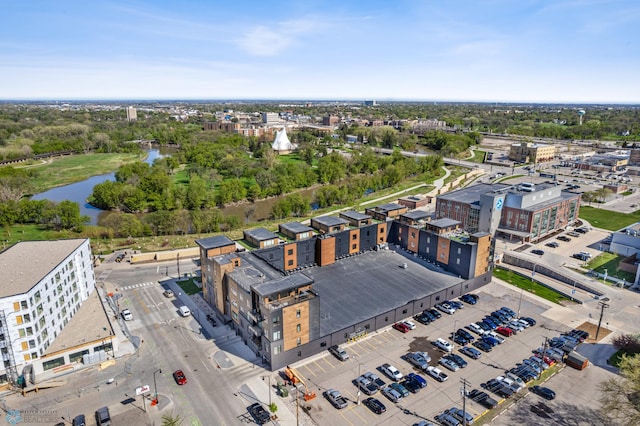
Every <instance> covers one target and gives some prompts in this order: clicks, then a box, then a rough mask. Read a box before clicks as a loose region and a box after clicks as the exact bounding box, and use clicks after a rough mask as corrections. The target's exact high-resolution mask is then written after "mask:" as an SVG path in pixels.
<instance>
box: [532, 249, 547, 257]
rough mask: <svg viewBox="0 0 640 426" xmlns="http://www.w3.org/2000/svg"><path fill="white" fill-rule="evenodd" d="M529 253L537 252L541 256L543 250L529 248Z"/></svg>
mask: <svg viewBox="0 0 640 426" xmlns="http://www.w3.org/2000/svg"><path fill="white" fill-rule="evenodd" d="M531 253H533V254H537V255H538V256H542V255H543V254H544V251H543V250H540V249H533V250H531Z"/></svg>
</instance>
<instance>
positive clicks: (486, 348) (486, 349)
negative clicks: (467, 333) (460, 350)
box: [473, 340, 493, 352]
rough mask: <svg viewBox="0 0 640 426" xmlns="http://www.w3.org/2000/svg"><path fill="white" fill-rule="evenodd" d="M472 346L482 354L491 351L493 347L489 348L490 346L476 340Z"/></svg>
mask: <svg viewBox="0 0 640 426" xmlns="http://www.w3.org/2000/svg"><path fill="white" fill-rule="evenodd" d="M473 346H475V347H476V348H478V349H480V350H481V351H483V352H491V351H492V350H493V347H491V345H490V344H488V343H487V342H484V341H482V340H476V341H475V342H473Z"/></svg>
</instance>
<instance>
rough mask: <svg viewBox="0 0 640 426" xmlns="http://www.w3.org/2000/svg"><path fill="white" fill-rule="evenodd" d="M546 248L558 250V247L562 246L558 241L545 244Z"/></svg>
mask: <svg viewBox="0 0 640 426" xmlns="http://www.w3.org/2000/svg"><path fill="white" fill-rule="evenodd" d="M545 246H547V247H551V248H557V247H560V244H558V243H557V242H556V241H551V242H550V243H547V244H545Z"/></svg>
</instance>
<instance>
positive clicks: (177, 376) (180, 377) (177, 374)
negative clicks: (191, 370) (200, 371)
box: [173, 370, 187, 385]
mask: <svg viewBox="0 0 640 426" xmlns="http://www.w3.org/2000/svg"><path fill="white" fill-rule="evenodd" d="M173 378H174V380H175V381H176V383H177V384H179V385H184V384H186V383H187V376H185V375H184V372H183V371H182V370H176V371H174V372H173Z"/></svg>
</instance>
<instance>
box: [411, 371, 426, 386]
mask: <svg viewBox="0 0 640 426" xmlns="http://www.w3.org/2000/svg"><path fill="white" fill-rule="evenodd" d="M407 379H409V380H413V381H414V382H416V383H417V384H418V385H419V386H420V387H421V388H426V387H427V381H426V380H425V379H424V377H422V376H421V375H419V374H416V373H409V374H407Z"/></svg>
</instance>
